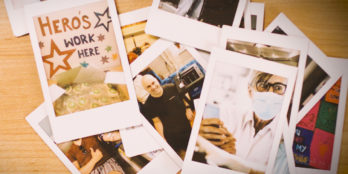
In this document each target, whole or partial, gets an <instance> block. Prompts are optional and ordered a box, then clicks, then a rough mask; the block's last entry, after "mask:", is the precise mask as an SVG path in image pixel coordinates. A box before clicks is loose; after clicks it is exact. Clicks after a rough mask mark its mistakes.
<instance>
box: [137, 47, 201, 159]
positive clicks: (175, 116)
mask: <svg viewBox="0 0 348 174" xmlns="http://www.w3.org/2000/svg"><path fill="white" fill-rule="evenodd" d="M148 58H149V57H142V59H140V58H139V60H138V59H137V61H142V60H145V59H148ZM152 59H153V60H152V61H151V62H150V63H149V64H148V65H146V64H145V65H143V66H145V68H142V69H141V71H140V72H139V73H136V74H133V76H134V87H135V92H136V95H137V99H138V102H139V106H140V111H141V113H142V114H143V115H144V116H145V118H146V119H147V120H148V121H149V122H150V123H151V124H152V126H154V128H155V129H156V130H157V131H158V133H159V134H160V135H161V136H162V137H163V138H164V139H165V140H166V142H167V143H168V144H169V145H170V146H171V147H172V148H173V149H174V150H175V152H177V154H178V155H179V156H180V157H181V158H183V157H184V156H185V152H186V148H187V144H188V140H189V137H190V132H191V125H192V122H193V120H194V116H195V108H194V105H193V100H194V99H197V98H199V97H200V93H201V90H202V84H203V80H204V76H205V70H204V69H203V67H202V65H201V64H200V63H199V61H197V59H198V58H196V57H194V55H193V54H192V53H191V51H190V50H188V49H187V48H186V47H184V46H182V45H179V44H175V45H174V44H170V46H168V47H166V48H165V49H164V51H163V52H161V53H160V54H159V55H158V56H156V57H154V58H152Z"/></svg>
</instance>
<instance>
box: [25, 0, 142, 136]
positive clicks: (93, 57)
mask: <svg viewBox="0 0 348 174" xmlns="http://www.w3.org/2000/svg"><path fill="white" fill-rule="evenodd" d="M37 9H41V10H37ZM111 11H112V9H110V7H109V6H108V4H107V1H105V0H103V1H95V0H91V1H87V2H86V1H82V0H79V1H74V2H68V1H64V2H59V1H56V0H50V1H48V2H47V3H37V4H32V5H31V6H26V12H27V24H28V27H29V30H30V37H31V42H32V45H33V49H34V52H35V59H36V62H37V67H38V70H39V76H40V79H41V85H42V90H43V93H44V97H45V100H46V101H50V103H47V105H48V106H47V110H48V114H49V116H50V121H51V125H52V130H53V135H54V138H55V140H56V141H57V142H64V141H68V140H72V139H76V138H79V137H85V136H88V135H93V134H95V133H97V132H105V131H110V130H114V129H115V128H118V129H121V128H126V127H130V126H134V125H137V124H141V123H140V118H139V114H138V112H139V111H137V110H134V111H129V109H127V108H131V107H136V106H137V103H136V101H135V95H134V96H131V95H132V93H133V94H134V92H132V90H133V89H132V87H131V86H130V85H131V84H132V82H131V75H130V72H129V69H127V66H129V65H128V64H127V62H125V61H127V58H126V57H125V56H126V55H125V54H124V47H123V39H122V36H121V38H120V37H119V35H120V34H121V31H120V25H119V23H118V20H116V21H112V19H111V14H112V12H111ZM116 36H117V37H116ZM122 47H123V48H122ZM126 113H127V114H126ZM57 120H59V121H57ZM82 121H83V122H84V124H83V126H81V129H82V130H85V131H73V130H75V126H74V125H76V124H79V125H81V124H80V122H82ZM108 122H115V124H114V125H111V124H110V123H108ZM96 123H98V124H96ZM102 125H103V126H102ZM67 130H71V132H73V133H72V134H69V135H68V134H66V133H64V132H66V131H67ZM86 134H88V135H86Z"/></svg>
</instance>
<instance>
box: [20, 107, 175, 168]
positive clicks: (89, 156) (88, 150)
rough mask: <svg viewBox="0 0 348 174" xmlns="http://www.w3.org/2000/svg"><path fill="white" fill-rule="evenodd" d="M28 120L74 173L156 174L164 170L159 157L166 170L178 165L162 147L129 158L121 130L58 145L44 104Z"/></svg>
mask: <svg viewBox="0 0 348 174" xmlns="http://www.w3.org/2000/svg"><path fill="white" fill-rule="evenodd" d="M26 119H27V121H28V122H29V123H30V124H31V126H32V127H33V128H34V129H35V131H36V132H37V133H38V134H39V135H40V137H41V138H42V139H43V141H45V143H46V144H47V145H48V146H49V147H50V148H51V150H52V151H53V152H54V153H55V154H56V155H57V156H58V157H59V158H60V160H61V161H62V162H63V163H64V165H65V166H66V167H67V168H68V169H69V170H70V171H71V172H72V173H91V174H109V173H119V174H126V173H127V174H128V173H130V174H133V173H134V174H135V173H153V172H155V171H158V170H160V171H162V170H163V169H161V168H160V166H158V164H159V162H158V160H161V161H162V162H163V163H165V164H167V166H168V168H166V170H169V171H172V169H173V168H171V167H173V165H174V166H175V164H172V163H173V162H172V161H171V160H170V158H169V157H168V156H167V154H166V152H165V151H163V150H162V149H160V150H157V151H153V152H150V153H145V154H141V155H137V156H134V157H128V156H127V155H126V154H125V152H124V147H123V142H122V138H121V135H120V133H119V131H111V132H107V133H102V134H98V135H94V136H89V137H85V138H78V139H76V140H72V141H68V142H63V143H59V144H56V143H55V142H54V141H53V139H52V134H51V133H52V132H51V127H50V124H49V121H48V117H47V114H45V108H44V105H41V106H40V107H39V108H38V109H36V110H35V111H34V112H33V113H31V114H30V115H29V116H28V117H27V118H26ZM154 164H155V165H154ZM156 165H157V166H156Z"/></svg>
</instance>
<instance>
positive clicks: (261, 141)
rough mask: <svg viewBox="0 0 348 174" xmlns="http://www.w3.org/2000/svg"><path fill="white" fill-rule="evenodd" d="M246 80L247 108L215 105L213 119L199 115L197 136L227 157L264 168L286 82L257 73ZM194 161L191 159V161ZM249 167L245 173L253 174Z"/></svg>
mask: <svg viewBox="0 0 348 174" xmlns="http://www.w3.org/2000/svg"><path fill="white" fill-rule="evenodd" d="M249 77H250V80H249V81H248V84H247V85H245V86H247V92H245V95H248V98H249V99H250V100H249V101H248V102H249V105H248V107H245V109H243V108H242V107H232V106H231V105H229V104H226V103H224V102H222V103H219V104H218V105H219V107H218V112H215V113H217V114H218V116H217V117H208V118H207V117H205V116H204V115H203V120H202V122H201V126H200V131H199V135H200V137H203V138H205V139H206V140H208V141H209V142H210V143H212V144H214V145H215V146H217V147H219V148H220V149H222V150H224V151H226V152H228V153H229V154H233V155H235V156H237V157H239V158H241V159H243V160H245V161H248V162H252V163H257V164H261V165H264V166H267V162H268V159H269V157H270V152H271V148H272V144H273V140H274V137H275V134H276V128H277V125H278V122H279V120H280V111H281V108H282V103H283V100H284V94H285V91H286V88H287V79H286V78H284V77H281V76H277V75H273V74H268V73H265V72H259V71H253V72H251V75H250V76H249ZM243 87H244V86H243ZM238 101H241V99H240V98H235V101H234V102H238ZM206 110H207V109H205V112H206ZM197 146H199V142H197ZM200 151H201V152H202V151H204V150H202V149H201V150H200ZM195 153H196V152H195ZM197 153H198V151H197ZM206 155H207V156H209V155H210V154H206ZM196 157H197V155H196ZM196 157H195V155H194V159H195V158H196ZM206 159H208V158H207V157H206ZM201 162H204V160H203V161H202V160H201ZM235 166H236V165H235ZM224 167H227V168H230V169H233V165H232V167H231V166H230V165H228V164H226V165H225V166H224ZM249 167H250V170H249V171H254V172H255V170H253V168H252V166H249ZM243 168H244V169H245V166H243ZM236 170H237V169H236ZM252 173H253V172H252ZM256 173H257V172H256Z"/></svg>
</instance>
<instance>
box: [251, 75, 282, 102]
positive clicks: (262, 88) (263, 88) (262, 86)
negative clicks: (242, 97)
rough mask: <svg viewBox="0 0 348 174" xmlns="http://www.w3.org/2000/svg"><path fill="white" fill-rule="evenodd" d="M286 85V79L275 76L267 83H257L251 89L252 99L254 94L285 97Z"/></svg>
mask: <svg viewBox="0 0 348 174" xmlns="http://www.w3.org/2000/svg"><path fill="white" fill-rule="evenodd" d="M286 84H287V79H286V78H284V77H281V76H276V75H273V76H272V77H271V78H269V79H268V80H266V81H257V82H256V83H255V84H253V86H252V87H251V89H250V88H249V93H250V96H251V97H253V93H254V92H273V93H275V94H278V95H282V96H283V95H284V94H285V91H286Z"/></svg>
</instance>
